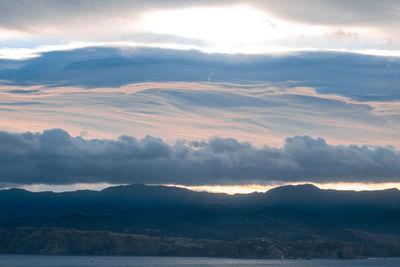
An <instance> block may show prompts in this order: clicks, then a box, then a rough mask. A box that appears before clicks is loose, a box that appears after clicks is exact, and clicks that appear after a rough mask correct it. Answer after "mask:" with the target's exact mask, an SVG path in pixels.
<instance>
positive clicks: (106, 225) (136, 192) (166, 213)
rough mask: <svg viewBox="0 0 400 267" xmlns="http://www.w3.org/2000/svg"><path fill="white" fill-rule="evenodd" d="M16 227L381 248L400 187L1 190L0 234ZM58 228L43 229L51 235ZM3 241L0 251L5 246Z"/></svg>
mask: <svg viewBox="0 0 400 267" xmlns="http://www.w3.org/2000/svg"><path fill="white" fill-rule="evenodd" d="M21 227H24V228H23V229H25V228H26V227H28V228H29V229H33V230H32V231H39V232H40V233H42V232H41V231H42V230H40V229H47V228H49V227H51V229H53V228H54V227H56V228H54V229H76V230H77V231H78V230H79V231H111V232H114V233H120V234H124V235H132V234H134V235H137V234H142V235H146V236H151V237H175V238H191V239H195V240H198V239H209V240H220V241H221V242H222V241H223V242H235V240H239V239H243V238H250V239H254V238H255V239H257V238H268V239H269V240H273V242H281V243H282V242H283V243H282V244H286V245H287V246H289V247H288V249H289V248H291V246H292V245H293V244H292V243H291V242H320V241H323V240H325V241H326V242H336V241H337V242H350V243H352V244H353V243H354V244H358V245H360V246H364V245H365V244H369V243H368V242H372V241H368V240H372V239H373V240H374V241H373V242H375V243H376V244H380V245H382V246H383V245H384V244H386V245H387V244H388V243H387V242H389V241H388V240H389V239H390V240H392V241H390V242H392V243H390V244H393V243H396V242H397V241H396V240H398V241H399V242H398V244H399V251H400V191H399V190H397V189H388V190H380V191H361V192H356V191H339V190H322V189H319V188H317V187H315V186H313V185H309V184H305V185H295V186H292V185H289V186H282V187H277V188H274V189H271V190H269V191H268V192H266V193H252V194H236V195H227V194H216V193H207V192H194V191H190V190H187V189H184V188H177V187H166V186H146V185H141V184H134V185H129V186H116V187H110V188H106V189H104V190H102V191H89V190H79V191H75V192H63V193H53V192H39V193H34V192H29V191H26V190H22V189H9V190H0V228H1V229H3V232H2V233H3V234H4V235H7V236H8V235H11V236H12V235H13V233H21V232H20V230H16V229H21ZM7 229H8V230H7ZM35 229H36V230H35ZM46 231H47V230H46ZM54 231H55V232H54ZM58 231H59V230H52V231H50V232H52V233H53V234H54V235H55V236H57V235H58V234H57V233H58ZM60 231H61V230H60ZM67 232H68V231H67ZM63 233H66V232H63ZM71 233H72V232H71ZM74 233H75V232H74ZM90 235H92V234H90ZM367 236H368V238H367ZM154 240H155V239H154ZM393 240H395V241H396V242H395V241H393ZM325 241H324V242H325ZM4 242H5V241H4ZM4 242H3V243H1V242H0V252H1V247H2V246H3V248H5V249H6V248H8V245H10V244H8V243H7V242H6V243H4ZM185 242H186V241H185ZM190 242H191V241H190ZM190 242H189V243H190ZM271 242H272V241H271ZM288 242H289V243H290V244H292V245H288V244H289V243H288ZM360 242H361V243H360ZM365 242H367V243H365ZM380 242H383V243H382V244H381V243H380ZM375 243H374V244H375ZM2 244H3V245H2ZM7 244H8V245H7ZM63 244H64V243H63ZM152 244H153V243H152ZM224 244H225V243H224ZM226 244H228V243H226ZM229 244H231V245H232V243H229ZM274 244H275V243H274ZM340 244H342V243H340ZM346 244H347V243H346ZM361 244H362V245H361ZM371 244H372V243H371ZM15 245H16V244H14V245H13V246H15ZM64 245H65V244H64ZM153 245H154V244H153ZM286 245H285V246H286ZM342 245H343V246H344V243H343V244H342ZM347 245H348V244H347ZM347 245H346V246H347ZM358 245H357V246H358ZM390 247H392V246H389V248H390ZM171 249H172V248H171ZM5 251H8V250H5ZM395 251H397V250H395ZM185 253H186V252H185ZM207 253H208V252H207ZM207 253H206V254H204V255H208V254H207ZM396 253H397V252H396ZM399 253H400V252H399ZM117 254H118V253H117ZM364 254H365V253H364ZM364 254H362V253H361V254H360V255H355V254H354V255H353V256H357V257H358V256H362V255H364ZM171 255H173V254H171ZM188 255H190V253H189V254H188ZM193 255H197V254H193ZM221 255H223V254H221ZM321 255H322V254H321ZM365 255H367V254H365ZM368 255H369V256H371V255H374V253H372V252H371V253H369V254H368ZM380 255H383V254H382V253H381V254H380ZM396 256H400V254H399V255H397V254H396ZM349 257H351V256H349Z"/></svg>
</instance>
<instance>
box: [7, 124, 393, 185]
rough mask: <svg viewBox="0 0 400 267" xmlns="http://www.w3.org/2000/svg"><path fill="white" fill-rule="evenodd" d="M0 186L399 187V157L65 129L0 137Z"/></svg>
mask: <svg viewBox="0 0 400 267" xmlns="http://www.w3.org/2000/svg"><path fill="white" fill-rule="evenodd" d="M0 173H1V174H0V181H1V182H4V183H12V184H36V183H46V184H71V183H94V182H108V183H114V184H116V183H136V182H140V183H150V184H154V183H162V184H163V183H167V184H168V183H174V184H183V185H202V184H249V183H254V182H258V183H268V182H271V181H286V182H294V181H304V180H307V181H314V182H335V181H338V182H376V183H379V182H398V181H399V179H400V177H399V174H400V153H399V152H398V151H395V150H392V149H390V148H385V147H374V148H371V147H367V146H361V147H360V146H355V145H350V146H332V145H328V144H327V143H326V142H325V141H324V140H323V139H321V138H318V139H313V138H311V137H308V136H303V137H299V136H295V137H292V138H287V139H286V143H285V145H284V146H283V147H282V148H277V149H276V148H270V147H268V146H264V147H263V148H256V147H253V146H252V145H250V144H249V143H240V142H238V141H237V140H235V139H231V138H226V139H223V138H217V137H214V138H211V139H209V140H208V141H193V142H185V141H182V140H180V141H176V142H175V143H173V144H167V143H165V142H164V141H163V140H162V139H158V138H153V137H150V136H147V137H145V138H143V139H141V140H137V139H135V138H133V137H129V136H121V137H120V138H119V139H118V140H106V139H104V140H100V139H93V140H86V139H83V138H81V137H71V136H70V135H69V134H68V133H67V132H65V131H63V130H61V129H54V130H46V131H44V132H43V133H30V132H27V133H23V134H11V133H7V132H0Z"/></svg>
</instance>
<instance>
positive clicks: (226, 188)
mask: <svg viewBox="0 0 400 267" xmlns="http://www.w3.org/2000/svg"><path fill="white" fill-rule="evenodd" d="M289 184H290V185H301V184H313V185H315V186H317V187H319V188H321V189H334V190H354V191H364V190H384V189H390V188H397V189H399V190H400V183H377V184H367V183H326V184H321V183H313V182H295V183H272V184H270V185H260V184H247V185H201V186H186V185H176V184H165V185H164V186H175V187H181V188H186V189H189V190H193V191H199V192H210V193H225V194H230V195H233V194H249V193H253V192H266V191H268V190H270V189H273V188H276V187H279V186H284V185H289ZM118 185H123V184H109V183H93V184H87V183H78V184H72V185H48V184H33V185H24V186H20V187H19V188H22V189H25V190H28V191H31V192H43V191H53V192H66V191H76V190H95V191H99V190H103V189H105V188H107V187H110V186H118Z"/></svg>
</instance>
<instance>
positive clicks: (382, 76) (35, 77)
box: [0, 47, 400, 101]
mask: <svg viewBox="0 0 400 267" xmlns="http://www.w3.org/2000/svg"><path fill="white" fill-rule="evenodd" d="M10 61H11V60H0V65H2V64H3V65H7V64H6V63H7V62H10ZM18 62H19V63H20V64H21V66H20V67H19V68H17V69H15V68H5V69H0V80H4V81H3V83H5V84H9V85H18V86H29V85H45V86H46V85H47V86H78V87H86V88H94V87H119V86H122V85H126V84H129V83H136V82H150V81H152V82H168V81H185V82H203V81H205V82H207V81H227V82H238V83H241V82H244V83H248V82H250V81H258V82H288V81H289V82H290V83H291V84H292V85H294V86H310V87H314V88H316V90H317V91H318V92H321V93H329V94H338V95H343V96H347V97H351V98H352V99H354V100H358V101H393V100H396V99H400V92H399V90H398V89H399V87H398V86H399V84H400V59H398V58H386V57H377V56H367V55H357V54H348V53H333V52H314V53H312V52H308V53H293V54H288V55H280V56H278V55H274V56H267V55H254V56H245V55H225V54H205V53H201V52H198V51H180V50H166V49H156V48H154V49H153V48H136V49H133V48H132V49H128V48H126V49H118V48H100V47H97V48H85V49H77V50H72V51H58V52H48V53H44V54H43V55H42V56H41V57H38V58H34V59H28V60H24V61H18Z"/></svg>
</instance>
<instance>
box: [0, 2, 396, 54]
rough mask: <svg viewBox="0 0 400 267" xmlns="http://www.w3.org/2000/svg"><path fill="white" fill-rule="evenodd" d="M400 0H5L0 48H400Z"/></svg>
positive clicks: (5, 51) (0, 7) (374, 51)
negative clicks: (78, 45)
mask: <svg viewBox="0 0 400 267" xmlns="http://www.w3.org/2000/svg"><path fill="white" fill-rule="evenodd" d="M399 7H400V6H399V2H398V1H391V0H387V1H379V2H377V1H372V0H366V1H351V2H349V1H342V0H339V1H334V0H329V1H323V0H310V1H303V2H302V3H301V4H299V3H298V1H294V0H286V1H274V0H254V1H245V0H216V1H209V0H203V1H194V0H191V1H183V0H174V1H171V0H167V1H160V0H148V1H137V0H134V1H128V0H116V1H105V0H98V1H96V0H72V1H65V0H54V1H48V0H37V1H26V0H13V1H9V0H5V1H1V3H0V48H2V47H4V48H6V49H0V56H5V57H9V58H15V57H18V55H16V54H15V53H17V54H19V57H21V56H23V55H24V54H25V56H26V54H27V53H28V54H29V49H32V48H38V47H41V48H38V50H42V49H43V46H46V45H56V46H57V45H61V46H64V45H71V44H72V43H74V42H93V43H101V42H108V43H109V44H111V43H113V42H131V43H138V42H139V43H141V44H142V45H143V44H144V45H155V46H157V47H160V46H161V45H167V44H168V45H175V46H176V45H185V46H186V47H187V46H188V45H189V47H190V46H196V47H197V48H198V49H203V50H204V51H220V52H233V53H237V52H242V53H260V52H263V53H264V52H267V53H268V52H273V51H292V50H293V49H294V50H299V49H300V50H301V49H306V50H307V49H333V50H340V49H346V50H351V51H364V52H368V53H372V54H379V53H382V51H384V53H385V54H392V55H393V54H397V55H398V54H399V50H400V44H399V43H400V39H399V37H398V36H399V30H398V29H399V28H400V27H399V26H400V25H399V20H398V10H399ZM176 12H178V13H176ZM204 17H207V20H204ZM354 37H357V38H354ZM170 47H171V46H170ZM8 48H12V49H11V50H9V49H8ZM14 48H19V50H18V51H17V50H13V49H14ZM45 50H46V49H45ZM50 50H51V49H50ZM378 50H379V51H380V52H379V51H378ZM31 52H32V51H31ZM32 53H33V52H32ZM3 54H4V55H3Z"/></svg>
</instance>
